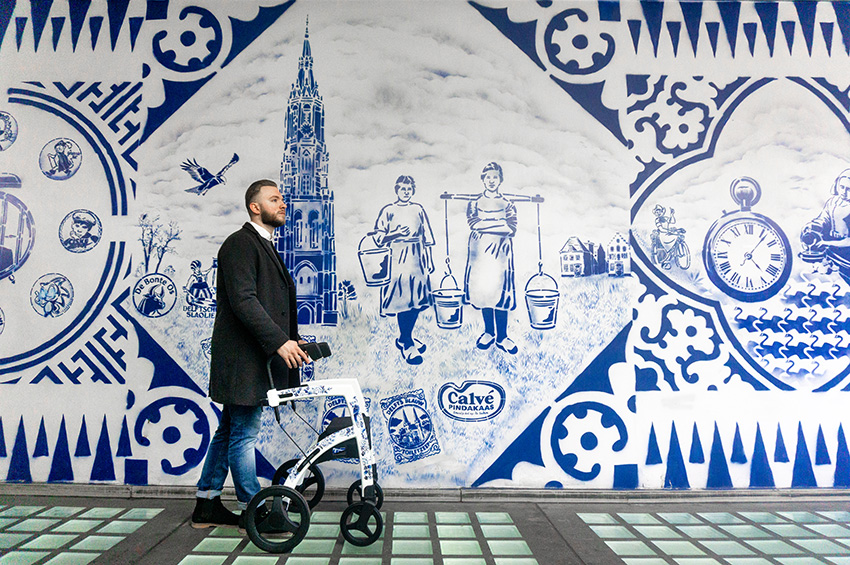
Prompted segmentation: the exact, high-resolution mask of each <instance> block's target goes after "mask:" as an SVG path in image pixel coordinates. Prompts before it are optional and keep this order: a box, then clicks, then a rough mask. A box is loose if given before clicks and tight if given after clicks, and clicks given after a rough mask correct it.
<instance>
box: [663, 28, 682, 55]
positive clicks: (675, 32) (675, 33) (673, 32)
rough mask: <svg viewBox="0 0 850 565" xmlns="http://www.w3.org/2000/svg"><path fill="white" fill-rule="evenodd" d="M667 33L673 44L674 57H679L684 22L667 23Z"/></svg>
mask: <svg viewBox="0 0 850 565" xmlns="http://www.w3.org/2000/svg"><path fill="white" fill-rule="evenodd" d="M667 32H668V33H669V34H670V42H671V43H672V44H673V56H674V57H677V56H678V55H679V36H680V35H681V32H682V22H667Z"/></svg>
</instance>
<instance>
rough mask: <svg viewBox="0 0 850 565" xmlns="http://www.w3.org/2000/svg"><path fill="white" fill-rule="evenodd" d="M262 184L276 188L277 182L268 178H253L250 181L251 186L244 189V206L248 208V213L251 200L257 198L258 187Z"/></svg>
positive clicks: (261, 186)
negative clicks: (253, 179)
mask: <svg viewBox="0 0 850 565" xmlns="http://www.w3.org/2000/svg"><path fill="white" fill-rule="evenodd" d="M264 186H273V187H275V188H277V183H275V182H274V181H273V180H269V179H260V180H255V181H254V182H252V183H251V186H249V187H248V190H246V191H245V208H247V209H248V212H249V213H250V212H251V202H253V201H254V200H255V199H256V198H257V194H259V193H260V189H261V188H263V187H264Z"/></svg>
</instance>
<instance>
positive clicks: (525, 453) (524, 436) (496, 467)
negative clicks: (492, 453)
mask: <svg viewBox="0 0 850 565" xmlns="http://www.w3.org/2000/svg"><path fill="white" fill-rule="evenodd" d="M550 410H551V408H546V409H545V410H543V412H542V413H541V414H540V415H539V416H538V417H537V418H536V419H535V420H534V421H533V422H532V423H531V425H529V426H528V427H527V428H526V429H525V430H524V431H523V432H522V433H521V434H520V435H519V437H518V438H516V439H515V440H514V442H513V443H512V444H511V445H510V446H508V448H507V449H506V450H505V451H504V453H502V454H501V455H500V456H499V457H498V458H497V459H496V460H495V461H494V462H493V463H492V464H491V465H490V467H488V468H487V470H486V471H484V472H483V473H482V474H481V476H480V477H478V478H477V479H475V481H474V482H473V483H472V486H473V487H479V486H481V485H483V484H486V483H488V482H490V481H495V480H497V479H508V480H510V479H511V478H512V477H513V471H514V467H516V466H517V465H518V464H519V463H523V462H527V463H531V464H532V465H538V466H540V467H543V466H544V463H543V454H542V452H541V450H540V437H541V435H542V429H543V422H544V420H546V416H547V415H548V414H549V411H550Z"/></svg>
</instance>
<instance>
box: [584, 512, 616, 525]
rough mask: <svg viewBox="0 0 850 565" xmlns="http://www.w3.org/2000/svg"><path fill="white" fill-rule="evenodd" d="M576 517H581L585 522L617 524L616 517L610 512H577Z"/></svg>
mask: <svg viewBox="0 0 850 565" xmlns="http://www.w3.org/2000/svg"><path fill="white" fill-rule="evenodd" d="M578 517H579V518H581V520H582V521H583V522H584V523H585V524H619V522H617V519H616V518H614V517H613V516H611V515H610V514H598V513H595V512H591V513H588V512H579V514H578Z"/></svg>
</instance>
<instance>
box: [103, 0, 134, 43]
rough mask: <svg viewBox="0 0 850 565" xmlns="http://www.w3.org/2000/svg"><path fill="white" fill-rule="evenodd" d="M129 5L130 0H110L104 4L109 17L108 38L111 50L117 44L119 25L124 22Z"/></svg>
mask: <svg viewBox="0 0 850 565" xmlns="http://www.w3.org/2000/svg"><path fill="white" fill-rule="evenodd" d="M129 5H130V0H110V1H109V2H107V4H106V6H107V10H106V15H107V16H108V18H109V39H110V40H111V42H112V50H113V51H115V46H116V45H117V44H118V34H119V33H120V32H121V26H122V25H123V24H124V18H125V17H126V16H127V7H128V6H129Z"/></svg>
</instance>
